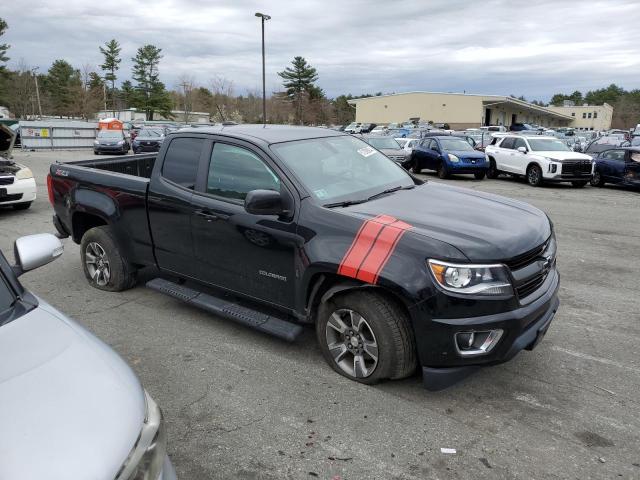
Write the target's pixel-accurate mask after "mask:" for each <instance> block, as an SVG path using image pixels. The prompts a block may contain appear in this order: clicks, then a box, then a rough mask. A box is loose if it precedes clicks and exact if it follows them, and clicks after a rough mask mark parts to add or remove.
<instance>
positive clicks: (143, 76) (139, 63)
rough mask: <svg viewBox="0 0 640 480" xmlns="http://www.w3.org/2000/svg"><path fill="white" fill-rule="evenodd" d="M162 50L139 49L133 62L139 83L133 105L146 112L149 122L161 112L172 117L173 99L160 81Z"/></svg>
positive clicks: (146, 47)
mask: <svg viewBox="0 0 640 480" xmlns="http://www.w3.org/2000/svg"><path fill="white" fill-rule="evenodd" d="M161 52H162V49H160V48H158V47H156V46H154V45H145V46H143V47H140V48H138V52H137V54H136V56H135V57H134V58H132V60H133V79H134V80H135V81H136V82H137V84H136V86H135V90H136V94H135V95H134V98H133V104H134V106H135V107H136V108H140V109H141V110H144V111H145V113H146V114H147V120H153V114H154V113H155V112H159V113H160V114H161V115H162V116H164V117H167V118H170V117H171V107H172V102H171V97H170V95H169V92H167V90H166V89H165V87H164V83H162V82H161V81H160V75H159V72H158V64H159V63H160V59H162V55H161Z"/></svg>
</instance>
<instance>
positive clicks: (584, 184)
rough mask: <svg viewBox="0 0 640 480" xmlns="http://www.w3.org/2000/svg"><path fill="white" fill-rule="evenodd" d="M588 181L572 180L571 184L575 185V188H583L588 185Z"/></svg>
mask: <svg viewBox="0 0 640 480" xmlns="http://www.w3.org/2000/svg"><path fill="white" fill-rule="evenodd" d="M587 183H589V182H588V181H587V180H579V181H576V182H571V185H573V187H574V188H582V187H584V186H586V185H587Z"/></svg>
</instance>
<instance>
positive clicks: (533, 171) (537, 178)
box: [527, 165, 542, 187]
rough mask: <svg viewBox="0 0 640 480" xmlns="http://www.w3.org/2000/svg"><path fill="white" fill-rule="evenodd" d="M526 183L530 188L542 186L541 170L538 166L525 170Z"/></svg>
mask: <svg viewBox="0 0 640 480" xmlns="http://www.w3.org/2000/svg"><path fill="white" fill-rule="evenodd" d="M527 182H528V183H529V185H531V186H532V187H539V186H541V185H542V169H541V168H540V167H539V166H538V165H531V166H530V167H529V168H527Z"/></svg>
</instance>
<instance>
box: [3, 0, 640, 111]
mask: <svg viewBox="0 0 640 480" xmlns="http://www.w3.org/2000/svg"><path fill="white" fill-rule="evenodd" d="M5 2H6V3H8V4H5V5H3V8H2V13H1V14H0V15H2V17H3V18H5V19H6V20H7V22H8V23H9V30H8V32H7V34H6V35H5V39H6V40H5V39H3V41H6V42H7V43H10V44H11V49H10V56H11V58H12V60H13V62H14V63H15V62H17V61H18V60H19V59H24V61H25V62H26V63H28V64H29V65H34V66H39V67H40V70H41V71H43V70H46V69H48V67H49V66H50V65H51V63H52V62H53V60H55V59H58V58H64V59H66V60H68V61H70V62H71V63H72V64H74V65H75V66H76V67H81V66H82V65H84V64H89V65H92V66H95V65H98V64H99V63H101V60H102V59H101V56H100V54H99V51H98V46H99V45H101V44H103V43H104V42H106V41H107V40H109V39H111V38H116V39H117V40H118V41H119V42H120V43H121V44H122V47H123V51H122V57H123V62H122V68H121V70H120V72H119V76H120V80H124V79H126V78H129V77H130V71H131V57H133V56H134V55H135V53H136V50H137V48H138V47H140V46H142V45H144V44H146V43H151V44H154V45H156V46H158V47H160V48H162V51H163V55H164V58H163V59H162V61H161V64H160V73H161V78H162V80H163V81H164V82H165V84H166V85H167V86H168V87H169V88H172V87H174V86H175V85H176V83H177V82H178V79H179V78H180V77H181V76H183V75H188V76H191V77H195V79H196V80H197V81H198V83H200V84H203V85H208V84H209V83H210V80H211V79H212V78H214V77H215V76H224V77H226V78H227V79H229V80H232V81H233V82H234V85H235V86H236V91H238V92H243V91H247V90H249V91H253V90H258V89H259V88H260V86H261V57H260V20H259V19H258V18H256V17H255V16H254V13H255V12H256V11H262V10H263V9H264V11H265V13H268V14H269V15H271V16H272V20H270V21H268V22H267V24H266V44H267V88H268V90H269V91H277V90H280V88H281V86H280V79H279V77H278V76H277V72H278V71H281V70H282V69H284V67H285V66H287V65H288V63H289V62H290V61H291V59H292V58H293V57H294V56H296V55H301V56H304V57H305V58H306V59H307V60H308V61H309V62H310V63H311V65H313V66H314V67H316V68H317V69H318V73H319V76H320V79H319V85H320V86H321V87H322V88H323V89H324V90H325V92H327V94H328V95H330V96H335V95H339V94H341V93H354V94H360V93H366V92H371V93H372V92H378V91H382V92H385V93H390V92H401V91H410V90H428V91H445V92H454V91H456V92H457V91H467V92H472V93H487V94H516V95H521V94H523V95H525V96H526V97H527V98H529V99H548V98H549V97H550V96H551V95H552V94H553V93H555V92H559V91H573V90H575V89H579V90H589V89H594V88H599V87H602V86H606V85H608V84H610V83H612V82H615V83H617V84H619V85H622V86H624V87H625V88H638V87H640V85H639V83H640V80H639V79H640V75H639V74H640V57H639V56H638V55H637V53H636V52H637V46H638V45H640V29H638V28H637V27H636V26H637V25H638V24H640V3H638V2H637V1H635V0H607V1H602V2H590V1H581V2H574V1H571V0H570V1H567V2H557V1H553V0H543V1H536V2H513V1H508V0H505V1H502V0H489V1H482V2H478V1H473V0H471V1H463V0H446V1H444V0H431V1H429V2H423V1H418V0H414V1H409V0H397V1H371V0H369V1H363V0H352V1H350V2H345V1H337V0H307V1H302V2H292V1H290V0H288V1H282V0H272V1H270V2H268V3H267V2H257V1H249V0H234V1H226V2H221V1H216V2H211V1H205V0H154V1H153V2H148V1H138V2H128V1H124V0H111V1H110V2H107V3H103V4H94V3H91V2H86V1H84V0H64V1H61V0H46V1H44V0H31V1H30V2H28V4H22V5H18V4H20V3H22V2H15V1H13V2H8V1H7V0H5Z"/></svg>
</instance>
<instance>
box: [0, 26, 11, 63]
mask: <svg viewBox="0 0 640 480" xmlns="http://www.w3.org/2000/svg"><path fill="white" fill-rule="evenodd" d="M8 27H9V26H8V25H7V22H5V21H4V19H2V18H0V37H1V36H2V35H4V32H5V31H6V30H7V28H8ZM7 50H9V45H7V44H6V43H0V62H2V63H4V62H7V61H8V60H9V57H7ZM3 68H4V65H0V69H3Z"/></svg>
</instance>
